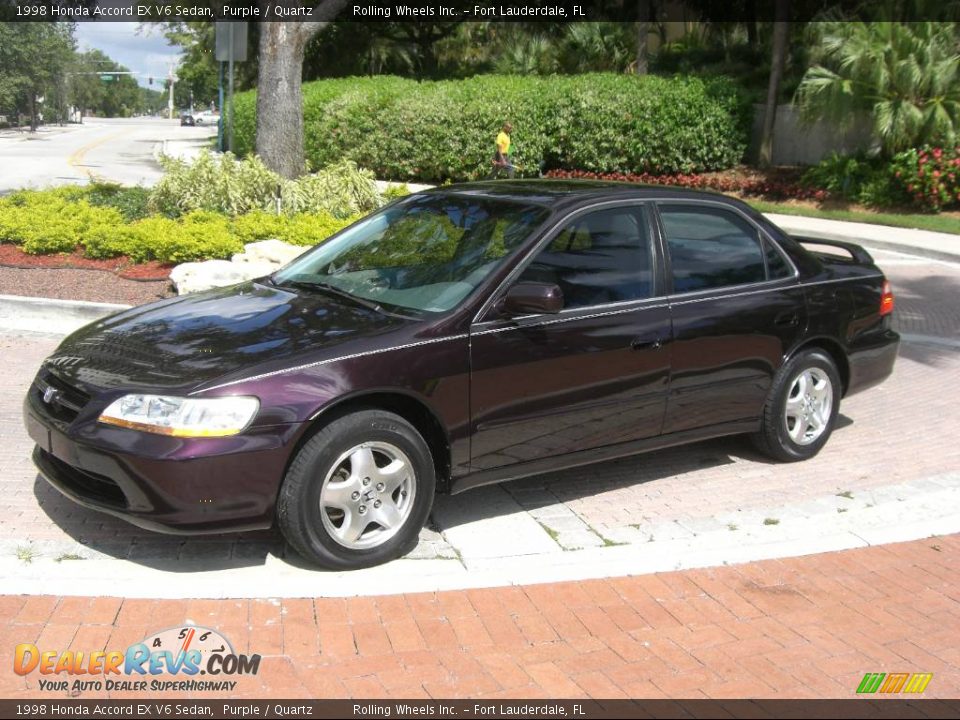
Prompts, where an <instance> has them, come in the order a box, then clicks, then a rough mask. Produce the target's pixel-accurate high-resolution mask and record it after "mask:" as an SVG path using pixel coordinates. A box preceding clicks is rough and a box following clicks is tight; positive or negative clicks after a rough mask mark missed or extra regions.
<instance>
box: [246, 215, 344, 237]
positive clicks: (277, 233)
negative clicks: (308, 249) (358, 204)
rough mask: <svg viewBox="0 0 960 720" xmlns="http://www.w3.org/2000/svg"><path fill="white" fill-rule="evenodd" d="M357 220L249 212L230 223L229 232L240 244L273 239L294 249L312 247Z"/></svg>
mask: <svg viewBox="0 0 960 720" xmlns="http://www.w3.org/2000/svg"><path fill="white" fill-rule="evenodd" d="M360 217H361V216H360V215H354V216H351V217H347V218H336V217H334V216H333V215H331V214H330V213H327V212H320V213H315V214H313V213H301V214H298V215H292V216H288V215H273V214H270V213H264V212H252V213H247V214H246V215H241V216H240V217H238V218H236V219H235V220H234V221H233V232H234V234H235V235H236V236H237V238H238V239H239V240H240V242H241V243H243V244H246V243H251V242H256V241H257V240H266V239H268V238H277V239H278V240H283V241H285V242H288V243H292V244H294V245H316V244H317V243H319V242H322V241H323V240H326V239H327V238H328V237H330V236H331V235H333V234H334V233H335V232H338V231H340V230H342V229H343V228H345V227H346V226H347V225H349V224H351V223H353V222H355V221H356V220H359V219H360Z"/></svg>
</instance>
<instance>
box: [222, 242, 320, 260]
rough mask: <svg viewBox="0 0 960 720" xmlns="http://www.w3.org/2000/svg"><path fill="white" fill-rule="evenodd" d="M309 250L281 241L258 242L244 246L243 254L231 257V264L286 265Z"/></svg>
mask: <svg viewBox="0 0 960 720" xmlns="http://www.w3.org/2000/svg"><path fill="white" fill-rule="evenodd" d="M309 249H310V247H309V246H306V247H305V246H302V245H291V244H290V243H287V242H283V240H260V241H259V242H253V243H247V244H246V245H244V246H243V252H242V253H237V254H236V255H234V256H233V262H241V263H258V262H269V263H274V264H276V265H286V264H287V263H288V262H290V261H291V260H293V259H294V258H297V257H299V256H300V255H303V253H304V252H306V251H307V250H309Z"/></svg>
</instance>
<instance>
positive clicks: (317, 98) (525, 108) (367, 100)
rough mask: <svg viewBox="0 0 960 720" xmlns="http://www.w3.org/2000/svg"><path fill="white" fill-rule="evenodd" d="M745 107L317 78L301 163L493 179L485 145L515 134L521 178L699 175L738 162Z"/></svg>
mask: <svg viewBox="0 0 960 720" xmlns="http://www.w3.org/2000/svg"><path fill="white" fill-rule="evenodd" d="M240 98H242V100H240V99H239V98H238V102H237V106H236V115H237V118H238V119H237V125H236V137H237V147H238V150H240V151H245V152H251V151H252V149H253V131H254V126H255V118H254V117H253V116H254V113H255V96H254V95H253V93H252V92H251V93H246V94H242V95H241V96H240ZM748 114H749V106H748V105H747V103H745V102H744V99H743V98H742V97H741V96H740V94H739V92H738V91H737V89H736V87H735V86H734V85H733V84H732V83H731V82H729V81H726V80H724V79H713V80H710V81H704V80H700V79H696V78H672V79H667V78H661V77H654V76H644V77H637V76H634V75H621V74H609V73H606V74H604V73H600V74H590V75H578V76H552V77H531V76H500V75H488V76H477V77H473V78H469V79H466V80H455V81H441V82H422V83H417V82H414V81H411V80H403V79H400V78H392V77H380V78H346V79H337V80H319V81H316V82H313V83H307V84H306V85H305V86H304V120H305V138H306V149H307V158H308V160H309V162H310V164H311V166H313V167H322V166H324V165H328V164H331V163H337V162H340V161H342V160H344V159H347V160H352V161H354V162H356V163H358V164H359V165H360V166H362V167H367V168H370V169H371V170H373V171H374V172H375V173H376V174H377V176H378V177H381V178H385V179H392V180H400V181H406V180H413V179H417V180H423V181H426V182H442V181H444V180H469V179H476V178H481V177H485V176H487V175H488V174H489V173H490V171H491V158H492V155H493V138H494V136H495V134H496V132H497V130H498V129H499V127H500V126H501V124H502V123H503V122H504V121H505V120H510V121H511V122H512V123H513V125H514V132H513V140H514V144H515V157H516V159H517V161H518V163H519V165H520V168H521V174H523V175H536V174H538V172H539V171H540V169H541V168H545V169H550V168H575V169H581V170H589V171H594V172H632V173H637V172H652V173H658V174H661V173H663V174H665V173H678V172H685V173H689V172H701V171H705V170H713V169H719V168H726V167H730V166H731V165H733V164H735V163H736V162H737V161H738V160H739V159H740V157H741V156H742V154H743V150H744V147H745V137H746V134H745V128H746V126H747V123H748V121H749V116H748Z"/></svg>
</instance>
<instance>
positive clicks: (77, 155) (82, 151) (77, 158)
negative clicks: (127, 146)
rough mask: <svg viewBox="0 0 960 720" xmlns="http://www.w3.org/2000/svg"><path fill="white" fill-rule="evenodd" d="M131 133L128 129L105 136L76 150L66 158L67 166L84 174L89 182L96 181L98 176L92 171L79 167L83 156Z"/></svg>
mask: <svg viewBox="0 0 960 720" xmlns="http://www.w3.org/2000/svg"><path fill="white" fill-rule="evenodd" d="M131 132H132V130H131V129H129V128H128V129H126V130H122V131H120V132H117V133H113V134H112V135H107V136H106V137H103V138H100V139H99V140H94V141H93V142H92V143H88V144H87V145H84V146H83V147H81V148H79V149H78V150H76V151H75V152H74V153H73V154H72V155H70V156H69V157H68V158H67V165H69V166H70V167H75V168H77V169H78V170H80V172H82V173H84V174H85V175H86V176H87V177H88V178H90V179H91V180H96V179H97V177H98V176H97V175H96V174H95V173H94V172H93V171H92V170H90V169H89V168H87V167H86V166H85V165H81V163H82V162H83V157H84V155H86V154H87V153H88V152H90V151H91V150H93V149H94V148H97V147H100V146H101V145H103V144H104V143H106V142H109V141H111V140H116V139H117V138H120V137H123V136H124V135H129V134H130V133H131Z"/></svg>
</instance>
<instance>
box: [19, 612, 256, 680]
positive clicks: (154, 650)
mask: <svg viewBox="0 0 960 720" xmlns="http://www.w3.org/2000/svg"><path fill="white" fill-rule="evenodd" d="M259 669H260V656H259V655H241V654H237V653H236V652H234V649H233V645H232V644H231V643H230V641H229V640H227V638H226V637H225V636H224V635H222V634H221V633H219V632H217V631H216V630H212V629H210V628H205V627H198V626H194V625H186V626H183V627H178V628H170V629H169V630H163V631H161V632H158V633H155V634H153V635H151V636H149V637H148V638H146V639H145V640H144V641H143V642H139V643H134V644H133V645H131V646H130V647H128V648H127V649H126V650H93V651H89V652H87V651H84V650H64V651H60V650H55V649H49V648H38V647H37V646H36V645H34V644H32V643H22V644H20V645H17V647H16V649H15V650H14V657H13V671H14V672H15V673H16V674H17V675H29V674H30V673H33V672H39V674H40V675H42V676H45V677H42V678H41V679H40V680H39V685H40V690H42V691H51V692H63V691H70V692H85V691H86V692H100V691H111V690H125V691H130V690H132V691H147V690H150V691H154V692H155V691H158V690H163V691H176V690H183V691H188V692H196V691H204V690H233V689H235V687H236V685H237V681H236V680H231V679H227V678H231V677H235V676H238V675H256V674H257V672H258V671H259ZM158 675H164V676H171V675H172V676H183V677H182V678H180V679H170V678H169V677H166V678H163V679H161V678H159V677H156V676H158ZM51 676H53V677H51ZM65 676H69V677H65ZM77 676H85V677H77ZM198 676H203V679H199V678H198ZM224 676H226V677H224ZM148 678H149V679H148Z"/></svg>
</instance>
